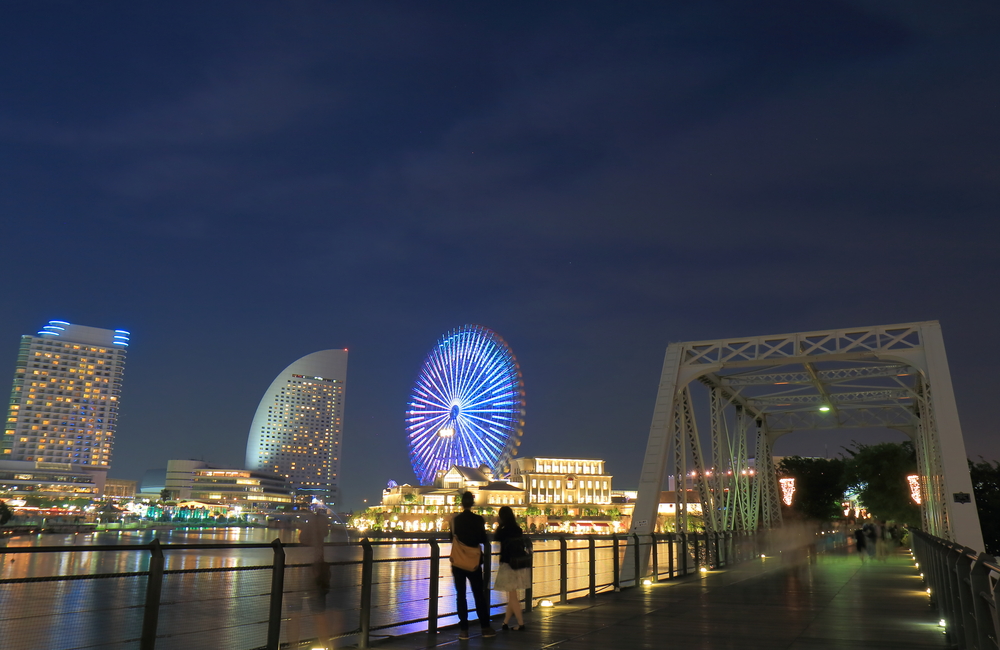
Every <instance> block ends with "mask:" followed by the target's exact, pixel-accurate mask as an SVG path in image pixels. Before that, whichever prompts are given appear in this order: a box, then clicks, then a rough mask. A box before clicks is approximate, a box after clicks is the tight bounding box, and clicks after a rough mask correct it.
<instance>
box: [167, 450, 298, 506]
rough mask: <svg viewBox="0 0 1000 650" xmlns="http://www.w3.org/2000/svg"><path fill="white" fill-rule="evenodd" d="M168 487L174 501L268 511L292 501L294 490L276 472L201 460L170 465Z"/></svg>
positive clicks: (172, 461)
mask: <svg viewBox="0 0 1000 650" xmlns="http://www.w3.org/2000/svg"><path fill="white" fill-rule="evenodd" d="M165 484H166V485H165V488H164V489H166V490H167V491H168V492H169V493H170V498H171V499H180V500H195V501H200V502H203V503H208V504H212V505H229V506H234V505H235V506H240V507H242V508H251V509H255V510H260V509H265V510H266V509H270V508H273V507H274V506H277V505H282V504H290V503H292V501H293V498H292V490H290V489H289V488H288V486H287V485H286V484H285V480H284V479H283V478H281V477H280V476H278V475H277V474H275V473H273V472H256V471H251V470H248V469H236V468H231V467H220V466H217V465H211V464H209V463H206V462H204V461H201V460H170V461H167V474H166V481H165Z"/></svg>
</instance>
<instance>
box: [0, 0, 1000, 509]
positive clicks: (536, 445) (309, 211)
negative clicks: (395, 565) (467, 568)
mask: <svg viewBox="0 0 1000 650" xmlns="http://www.w3.org/2000/svg"><path fill="white" fill-rule="evenodd" d="M689 4H690V6H688V7H686V8H685V7H682V6H681V4H680V3H662V2H661V3H610V2H608V3H582V2H573V3H566V2H562V3H555V2H549V3H541V2H533V3H496V2H490V3H488V2H466V3H414V2H399V3H387V2H383V3H340V2H318V1H302V2H238V3H237V2H233V3H228V4H226V3H183V2H179V3H178V2H170V3H148V2H143V3H124V2H121V3H99V4H94V3H55V2H52V3H6V4H5V6H4V7H3V8H2V9H0V61H2V64H0V218H2V230H0V251H2V256H3V266H2V268H3V274H2V286H3V298H4V299H3V302H2V306H0V361H2V360H3V359H6V362H5V363H0V370H2V368H3V367H4V366H6V367H7V368H8V372H10V373H11V374H10V375H8V379H7V380H5V381H9V377H10V376H12V374H13V367H14V362H15V359H16V355H17V346H18V337H19V336H20V335H22V334H34V333H35V332H36V331H37V330H38V329H39V328H40V326H41V325H43V324H45V322H46V321H48V320H49V319H61V320H67V321H70V322H73V323H79V324H83V325H90V326H94V327H106V328H123V329H127V330H130V331H131V333H132V345H131V348H130V350H129V359H128V365H127V368H126V374H125V381H124V385H123V397H122V400H123V401H122V406H123V410H122V416H121V419H120V425H119V429H118V434H117V441H116V450H115V456H114V462H113V466H112V470H111V476H114V477H119V478H129V479H139V478H140V477H141V475H142V473H143V471H144V470H146V469H150V468H157V467H164V466H165V464H166V461H167V460H168V459H171V458H202V459H204V460H207V461H209V462H215V463H220V464H230V465H234V466H239V465H242V463H243V457H244V450H245V445H246V439H247V433H248V429H249V426H250V421H251V419H252V417H253V413H254V409H255V408H256V406H257V402H258V401H259V400H260V398H261V396H262V395H263V394H264V391H265V390H266V389H267V387H268V385H269V383H270V382H271V380H272V379H273V378H274V377H275V375H276V374H277V373H279V372H280V371H281V370H282V369H283V368H285V367H286V366H287V365H288V364H289V363H291V362H292V361H294V360H295V359H297V358H299V357H301V356H303V355H305V354H308V353H310V352H314V351H316V350H321V349H327V348H344V347H346V348H348V349H349V350H350V362H349V369H348V382H347V397H346V409H347V410H346V422H345V433H344V456H343V470H342V472H343V483H342V488H343V491H344V501H343V502H342V503H341V504H338V506H339V507H341V508H344V509H347V508H351V507H358V506H360V505H361V501H362V499H368V500H369V502H373V501H375V500H377V499H378V498H379V496H380V490H381V488H382V487H383V486H384V485H385V483H386V481H387V480H389V479H395V480H396V481H398V482H400V483H402V482H404V481H412V480H413V473H412V470H411V468H410V465H409V459H408V455H407V448H406V442H405V437H404V430H403V414H404V410H405V408H406V402H407V400H408V397H409V391H410V388H411V386H412V383H413V381H414V380H415V379H416V376H417V373H418V372H419V369H420V364H421V363H422V361H423V358H424V356H425V355H426V353H427V352H428V350H429V349H430V348H431V346H432V345H433V344H434V343H435V341H436V340H437V339H438V338H439V337H440V336H441V335H442V334H444V333H445V332H446V331H448V330H449V329H452V328H455V327H459V326H461V325H463V324H466V323H479V324H482V325H485V326H487V327H490V328H492V329H494V330H496V331H497V332H499V333H500V334H501V335H502V336H503V337H504V338H505V339H506V340H507V342H508V343H509V344H510V346H511V348H512V349H513V350H514V353H515V354H516V355H517V357H518V359H519V361H520V364H521V369H522V372H523V374H524V382H525V389H526V393H527V409H528V410H527V425H526V427H525V437H524V444H523V446H522V447H521V451H522V453H523V455H528V456H532V455H562V456H581V457H596V458H604V459H607V460H608V468H609V470H610V472H611V473H613V474H614V476H615V482H614V485H615V487H616V488H623V489H628V488H632V489H634V488H635V486H636V485H637V482H638V474H639V469H640V465H641V462H642V455H643V451H644V449H645V444H646V437H647V435H648V432H649V423H650V418H651V416H652V411H653V401H654V398H655V396H656V390H657V382H658V380H659V373H660V369H661V364H662V361H663V352H664V350H665V348H666V346H667V344H668V343H669V342H671V341H687V340H701V339H711V338H720V337H738V336H749V335H758V334H775V333H785V332H794V331H804V330H812V329H827V328H840V327H854V326H867V325H878V324H889V323H901V322H910V321H918V320H931V319H937V320H940V321H941V323H942V327H943V330H944V335H945V343H946V345H947V346H948V352H949V359H950V362H951V368H952V373H953V377H954V382H955V389H956V394H957V400H958V406H959V412H960V415H961V419H962V425H963V428H964V431H965V438H966V445H967V450H968V453H969V455H970V456H971V457H973V458H977V457H978V456H980V455H982V456H984V457H986V458H987V459H1000V433H998V430H997V424H996V422H997V417H996V412H995V411H992V410H991V409H992V408H993V407H994V406H995V405H996V402H997V394H996V393H997V379H996V377H997V374H996V369H997V368H998V367H1000V351H998V346H997V341H998V340H1000V339H998V336H997V326H998V320H1000V286H998V285H1000V243H998V242H1000V219H998V217H1000V9H998V8H997V5H996V3H993V2H963V3H957V4H956V3H953V4H951V5H947V6H946V5H942V4H941V3H921V2H909V1H907V2H867V3H862V2H856V3H855V2H823V3H812V4H810V3H801V2H769V3H751V4H749V5H748V4H747V3H745V2H699V3H689ZM4 350H5V351H4ZM8 385H9V384H8ZM2 390H7V389H6V388H3V389H2ZM705 425H707V422H704V421H703V422H702V426H703V427H705ZM705 428H707V427H705ZM880 436H881V437H880ZM852 439H860V440H862V441H864V442H875V441H879V440H883V439H885V440H901V439H902V436H901V435H900V434H898V433H891V432H884V433H881V434H879V433H875V434H872V435H868V436H867V437H861V438H859V433H857V432H846V433H842V434H841V433H838V434H833V435H826V436H817V435H816V434H815V433H811V434H807V433H801V434H793V435H791V436H787V437H785V438H783V439H782V440H781V441H780V442H779V443H778V445H777V448H776V449H775V452H776V453H778V454H791V453H798V454H803V455H824V454H827V453H828V454H830V455H836V454H837V453H839V451H840V448H841V447H842V446H843V445H845V444H849V442H850V441H851V440H852Z"/></svg>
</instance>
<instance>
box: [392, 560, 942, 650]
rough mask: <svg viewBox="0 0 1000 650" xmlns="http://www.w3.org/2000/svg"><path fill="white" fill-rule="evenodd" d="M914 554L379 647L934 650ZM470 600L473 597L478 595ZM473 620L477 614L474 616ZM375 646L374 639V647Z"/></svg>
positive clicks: (733, 573)
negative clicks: (487, 633)
mask: <svg viewBox="0 0 1000 650" xmlns="http://www.w3.org/2000/svg"><path fill="white" fill-rule="evenodd" d="M925 589H926V585H925V584H924V583H923V581H922V580H921V578H920V577H919V575H918V570H917V569H916V568H915V567H914V563H913V561H912V560H911V559H910V556H909V554H908V553H903V552H900V553H898V554H896V555H893V556H891V557H889V558H888V559H887V560H886V561H884V562H879V561H875V560H868V561H866V562H864V563H862V562H861V561H860V559H859V557H858V556H857V555H855V554H850V555H844V554H831V555H820V556H819V557H818V558H814V559H813V560H812V561H811V562H802V563H794V562H789V561H782V560H781V559H780V558H767V559H762V560H758V561H754V562H749V563H745V564H741V565H737V566H734V567H731V568H728V569H723V570H719V571H711V572H708V573H707V574H703V575H700V576H688V577H686V578H684V579H680V580H673V581H669V582H661V583H658V584H654V585H651V586H645V587H639V588H634V589H626V590H623V591H621V592H619V593H607V594H600V595H598V596H597V597H596V598H594V599H589V598H581V599H578V600H572V601H570V602H569V603H568V604H563V605H557V606H556V607H554V608H551V609H549V608H535V609H534V610H533V611H532V612H531V614H529V615H528V616H527V618H526V628H527V629H526V630H525V631H523V632H514V631H502V630H500V629H499V627H500V621H496V620H495V621H494V627H495V628H497V636H496V637H494V638H483V637H481V636H480V635H479V628H478V627H477V624H476V622H475V621H472V626H471V628H472V638H471V639H470V640H468V641H462V640H459V639H458V629H457V627H449V628H445V629H443V630H442V631H441V632H440V633H439V634H438V635H437V636H436V637H434V638H432V637H430V636H429V635H428V634H427V633H416V634H410V635H406V636H399V637H395V638H391V639H385V640H381V641H375V642H374V644H373V645H374V646H375V647H377V648H384V649H385V650H423V649H427V648H449V649H455V650H465V649H466V648H469V649H472V648H477V649H478V648H490V649H491V650H513V649H520V648H546V649H548V648H551V649H558V650H597V649H607V648H657V649H662V648H664V647H675V648H684V650H722V649H732V650H758V649H759V650H830V649H833V648H845V649H849V650H868V649H871V650H876V649H878V650H897V649H898V650H903V649H906V650H930V649H932V648H934V649H937V648H945V647H947V645H946V643H945V635H944V632H943V630H942V629H941V628H940V627H938V618H937V616H936V613H935V610H934V609H933V608H932V607H931V606H930V603H929V597H928V595H927V593H926V591H925ZM469 600H470V602H471V600H472V599H471V597H470V599H469ZM474 616H475V615H474V614H473V617H474ZM373 641H374V640H373Z"/></svg>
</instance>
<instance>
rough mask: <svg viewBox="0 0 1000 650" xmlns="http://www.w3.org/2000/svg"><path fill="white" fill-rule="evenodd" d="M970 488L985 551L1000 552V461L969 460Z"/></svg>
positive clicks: (994, 553) (992, 553) (995, 553)
mask: <svg viewBox="0 0 1000 650" xmlns="http://www.w3.org/2000/svg"><path fill="white" fill-rule="evenodd" d="M969 474H970V475H971V476H972V490H973V492H975V494H976V507H977V508H978V509H979V523H980V525H981V526H982V529H983V542H984V543H985V545H986V552H987V553H990V554H991V555H994V556H995V555H998V554H1000V461H994V462H993V464H992V465H991V464H990V463H989V461H986V460H980V462H978V463H973V462H972V461H971V460H970V461H969Z"/></svg>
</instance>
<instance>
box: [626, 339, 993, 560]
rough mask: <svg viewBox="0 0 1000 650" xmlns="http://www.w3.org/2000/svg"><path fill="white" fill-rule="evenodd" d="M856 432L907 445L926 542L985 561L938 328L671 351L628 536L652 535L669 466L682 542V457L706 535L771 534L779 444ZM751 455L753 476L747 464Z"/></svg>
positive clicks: (719, 343) (699, 344)
mask: <svg viewBox="0 0 1000 650" xmlns="http://www.w3.org/2000/svg"><path fill="white" fill-rule="evenodd" d="M695 381H697V382H700V383H701V384H704V385H705V386H706V387H707V388H708V389H709V394H710V418H709V419H710V425H711V428H712V435H711V440H712V450H711V453H712V456H711V460H712V464H711V465H708V466H706V464H705V462H704V459H703V455H702V451H701V439H700V437H699V435H698V428H697V424H696V422H695V416H694V412H695V411H694V408H693V403H692V397H691V385H692V383H693V382H695ZM779 387H780V388H779ZM860 427H887V428H893V429H897V430H899V431H902V432H903V433H905V434H906V435H907V436H909V437H910V438H911V439H912V440H913V442H914V447H915V449H916V454H917V466H918V474H919V476H920V488H921V497H922V498H921V501H922V503H921V514H922V518H923V528H924V530H926V531H927V532H929V533H930V534H932V535H934V536H936V537H941V538H943V539H948V540H951V541H956V542H958V543H960V544H962V545H964V546H967V547H970V548H974V549H977V550H980V551H981V550H982V549H983V548H984V545H983V537H982V530H981V528H980V525H979V515H978V513H977V510H976V503H975V495H974V493H973V490H972V480H971V478H970V476H969V469H968V463H967V456H966V452H965V441H964V440H963V438H962V430H961V425H960V423H959V418H958V408H957V406H956V404H955V394H954V389H953V387H952V382H951V373H950V370H949V367H948V358H947V355H946V353H945V347H944V338H943V336H942V333H941V326H940V324H939V323H938V321H924V322H917V323H904V324H897V325H880V326H874V327H861V328H850V329H837V330H821V331H814V332H798V333H793V334H780V335H774V336H757V337H749V338H733V339H719V340H713V341H694V342H686V343H671V344H670V345H669V346H668V347H667V351H666V355H665V356H664V361H663V371H662V374H661V377H660V386H659V391H658V393H657V397H656V404H655V407H654V410H653V419H652V423H651V425H650V430H649V439H648V441H647V444H646V452H645V458H644V460H643V464H642V472H641V475H640V479H639V493H638V498H637V500H636V504H635V509H634V511H633V516H632V525H631V532H633V533H639V534H647V533H651V532H654V530H655V527H656V521H657V515H658V509H659V503H660V492H661V490H662V489H663V486H664V477H665V475H666V474H667V472H668V463H669V464H670V467H669V470H670V475H672V476H673V477H674V480H675V487H676V489H675V517H676V519H675V521H676V525H677V532H685V531H686V526H687V489H686V485H687V482H686V479H687V477H688V461H689V456H690V462H691V464H692V465H693V468H692V469H693V472H694V478H695V481H694V482H695V487H696V489H697V490H698V496H699V498H700V500H701V504H702V512H703V516H704V521H705V527H706V529H707V530H708V531H709V532H719V531H722V530H755V529H756V528H758V527H764V528H771V527H775V526H778V525H780V524H781V507H780V500H779V491H778V486H777V479H776V474H775V471H774V462H773V453H772V450H773V447H774V442H775V441H776V440H777V439H778V438H779V437H781V436H782V435H785V434H788V433H791V432H793V431H800V430H804V429H812V430H821V429H848V428H860ZM751 453H753V454H754V456H755V466H754V467H753V468H749V466H748V462H747V461H748V459H749V455H750V454H751ZM754 472H756V476H752V474H753V473H754ZM762 479H764V480H762ZM643 565H645V562H643Z"/></svg>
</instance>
